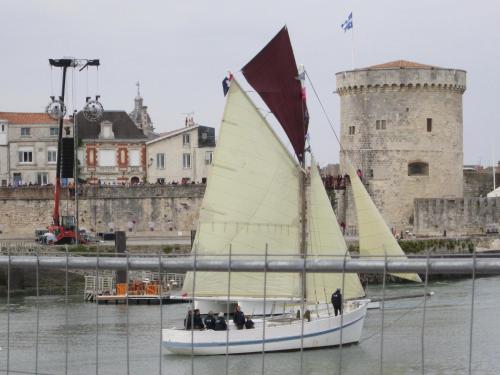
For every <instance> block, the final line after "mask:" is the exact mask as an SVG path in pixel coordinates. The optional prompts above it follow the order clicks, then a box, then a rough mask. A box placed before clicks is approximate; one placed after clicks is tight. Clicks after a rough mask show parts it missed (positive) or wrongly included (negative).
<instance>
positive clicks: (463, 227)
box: [414, 198, 500, 236]
mask: <svg viewBox="0 0 500 375" xmlns="http://www.w3.org/2000/svg"><path fill="white" fill-rule="evenodd" d="M414 217H415V222H414V230H415V234H417V235H426V236H439V235H443V233H444V231H445V230H446V233H447V234H448V235H472V234H484V233H485V231H486V228H487V227H489V226H492V225H494V226H496V227H497V228H498V229H500V198H463V199H415V202H414Z"/></svg>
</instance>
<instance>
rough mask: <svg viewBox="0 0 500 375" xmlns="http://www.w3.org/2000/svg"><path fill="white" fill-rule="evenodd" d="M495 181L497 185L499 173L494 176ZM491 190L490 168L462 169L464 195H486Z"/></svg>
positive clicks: (499, 177) (466, 196) (491, 177)
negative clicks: (485, 169)
mask: <svg viewBox="0 0 500 375" xmlns="http://www.w3.org/2000/svg"><path fill="white" fill-rule="evenodd" d="M495 183H496V186H497V187H498V186H499V185H500V174H499V173H497V174H496V176H495ZM492 190H493V174H492V173H491V170H490V171H489V172H485V171H475V170H464V197H465V198H471V197H486V195H487V194H488V193H489V192H490V191H492Z"/></svg>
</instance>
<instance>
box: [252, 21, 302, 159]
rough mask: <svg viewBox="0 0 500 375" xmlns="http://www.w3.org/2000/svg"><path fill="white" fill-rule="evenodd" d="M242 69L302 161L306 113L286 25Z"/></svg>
mask: <svg viewBox="0 0 500 375" xmlns="http://www.w3.org/2000/svg"><path fill="white" fill-rule="evenodd" d="M242 71H243V75H244V76H245V78H246V80H247V81H248V83H250V85H252V87H253V88H254V89H255V91H257V92H258V93H259V95H260V97H261V98H262V100H264V102H265V103H266V104H267V106H268V107H269V109H270V110H271V112H272V113H273V114H274V116H276V118H277V119H278V121H279V123H280V124H281V126H282V127H283V129H284V130H285V133H286V134H287V136H288V138H289V139H290V142H291V143H292V146H293V149H294V150H295V153H296V154H297V157H298V158H299V160H300V161H302V159H303V155H304V144H305V136H306V133H307V123H308V114H307V106H306V102H305V98H304V95H303V92H302V87H301V83H300V80H299V79H298V72H297V64H296V63H295V57H294V55H293V50H292V45H291V43H290V37H289V36H288V30H287V28H286V26H285V27H283V28H282V29H281V30H280V32H279V33H278V34H277V35H276V36H275V37H274V38H273V39H272V40H271V41H270V42H269V43H268V44H267V45H266V46H265V47H264V48H263V49H262V51H260V52H259V53H258V54H257V55H256V56H255V57H254V58H253V59H252V60H251V61H250V62H249V63H248V64H247V65H245V66H244V67H243V69H242Z"/></svg>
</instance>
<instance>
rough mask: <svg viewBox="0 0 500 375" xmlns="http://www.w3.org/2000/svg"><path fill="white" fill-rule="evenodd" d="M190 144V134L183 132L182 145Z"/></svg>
mask: <svg viewBox="0 0 500 375" xmlns="http://www.w3.org/2000/svg"><path fill="white" fill-rule="evenodd" d="M190 144H191V135H190V134H183V135H182V145H183V146H189V145H190Z"/></svg>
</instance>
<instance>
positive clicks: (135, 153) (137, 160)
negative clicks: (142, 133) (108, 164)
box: [128, 150, 141, 167]
mask: <svg viewBox="0 0 500 375" xmlns="http://www.w3.org/2000/svg"><path fill="white" fill-rule="evenodd" d="M128 165H129V166H131V167H140V166H141V150H130V151H129V152H128Z"/></svg>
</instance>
